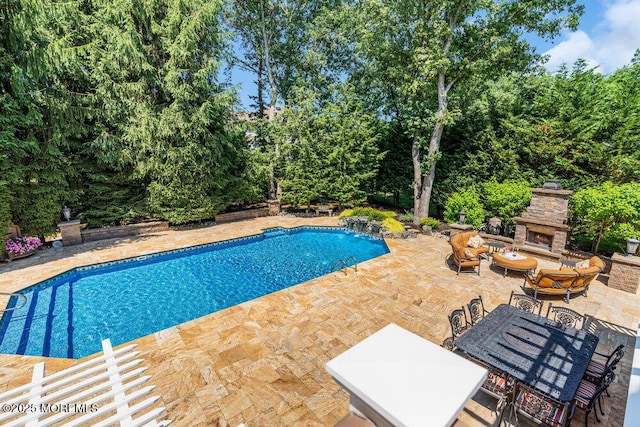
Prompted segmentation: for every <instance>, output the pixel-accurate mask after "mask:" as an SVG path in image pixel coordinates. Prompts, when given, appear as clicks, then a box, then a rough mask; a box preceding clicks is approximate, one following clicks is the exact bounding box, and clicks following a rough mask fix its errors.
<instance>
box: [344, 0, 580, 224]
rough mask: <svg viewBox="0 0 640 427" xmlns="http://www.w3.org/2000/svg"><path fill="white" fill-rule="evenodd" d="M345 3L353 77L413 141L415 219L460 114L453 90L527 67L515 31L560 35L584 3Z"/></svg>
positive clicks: (524, 47)
mask: <svg viewBox="0 0 640 427" xmlns="http://www.w3.org/2000/svg"><path fill="white" fill-rule="evenodd" d="M348 5H349V12H350V13H349V16H350V21H349V29H350V30H351V31H352V34H353V39H354V40H355V42H354V51H355V54H356V55H357V56H358V58H357V60H356V61H354V63H355V64H357V65H359V66H360V67H358V69H357V70H356V73H354V75H353V79H354V81H357V82H358V83H357V84H360V85H361V87H362V91H363V93H368V94H369V96H370V99H371V100H372V103H375V104H376V105H380V112H381V113H382V114H383V115H385V116H387V117H389V116H390V117H392V118H394V119H397V120H399V122H400V123H401V129H402V130H403V131H404V132H405V134H406V136H407V137H408V138H410V140H411V143H412V150H411V160H412V163H413V169H414V170H413V177H414V186H415V187H414V188H415V189H416V194H415V197H414V204H415V206H414V212H415V214H416V217H417V218H419V217H421V216H426V215H427V214H428V209H429V205H430V199H431V192H432V186H433V182H434V181H435V177H436V175H435V168H434V166H436V165H437V163H438V162H439V159H441V158H442V153H441V152H440V148H441V137H442V133H443V131H444V129H445V127H447V126H450V125H452V124H453V123H454V122H455V121H456V120H457V119H458V118H460V117H461V110H460V107H459V105H458V104H457V103H455V101H458V99H459V98H456V97H455V96H454V95H455V93H456V90H464V87H463V86H462V84H463V83H464V82H468V81H470V80H475V81H483V80H490V79H492V78H494V77H496V76H497V75H500V74H503V73H505V72H509V71H511V70H518V71H528V70H527V69H528V68H529V67H530V65H531V64H532V63H534V61H535V60H536V58H535V57H534V56H533V54H534V50H533V49H531V48H530V46H529V45H528V44H527V43H526V42H524V41H523V40H522V37H521V35H522V34H523V33H536V34H538V35H539V36H542V37H544V38H553V37H555V36H558V35H559V33H560V30H562V29H563V28H565V27H569V28H575V27H576V25H577V18H578V17H579V16H580V14H581V13H582V11H583V8H584V7H583V6H581V5H576V4H575V0H561V1H553V2H550V1H547V0H534V1H529V2H527V3H526V7H525V5H524V4H523V3H522V2H517V1H516V2H498V1H487V2H478V1H471V0H465V1H461V2H449V1H425V2H415V1H396V2H391V3H387V2H354V3H348ZM459 87H460V89H459Z"/></svg>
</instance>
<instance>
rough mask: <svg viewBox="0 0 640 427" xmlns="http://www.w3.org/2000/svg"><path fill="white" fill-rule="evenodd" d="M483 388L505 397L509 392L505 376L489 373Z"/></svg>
mask: <svg viewBox="0 0 640 427" xmlns="http://www.w3.org/2000/svg"><path fill="white" fill-rule="evenodd" d="M482 388H484V389H486V390H489V391H490V392H492V393H495V394H500V395H504V394H505V392H506V390H507V379H506V378H505V376H504V375H499V374H496V373H494V372H489V376H488V377H487V379H486V380H485V382H484V384H482Z"/></svg>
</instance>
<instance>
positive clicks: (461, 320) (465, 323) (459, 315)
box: [449, 306, 471, 343]
mask: <svg viewBox="0 0 640 427" xmlns="http://www.w3.org/2000/svg"><path fill="white" fill-rule="evenodd" d="M449 324H450V325H451V336H452V338H453V342H454V343H455V340H456V338H458V337H459V336H460V335H462V334H463V333H464V332H465V331H466V330H467V329H469V327H470V326H471V325H470V323H469V320H468V319H467V313H466V311H465V310H464V306H463V307H460V308H456V309H455V310H453V311H452V312H451V313H450V314H449Z"/></svg>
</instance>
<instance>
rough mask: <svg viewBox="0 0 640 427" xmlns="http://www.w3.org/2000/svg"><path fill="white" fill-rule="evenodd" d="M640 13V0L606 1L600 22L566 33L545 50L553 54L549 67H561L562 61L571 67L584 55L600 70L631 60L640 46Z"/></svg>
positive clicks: (552, 68) (628, 62)
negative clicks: (590, 26)
mask: <svg viewBox="0 0 640 427" xmlns="http://www.w3.org/2000/svg"><path fill="white" fill-rule="evenodd" d="M589 6H590V5H589V4H588V5H587V7H589ZM639 17H640V0H614V1H613V2H607V3H605V4H604V12H603V14H602V15H601V16H599V17H597V19H600V22H599V23H598V24H597V25H595V26H594V27H593V28H592V29H582V30H578V31H576V32H573V33H566V34H565V38H566V39H565V40H564V41H562V42H561V43H559V44H558V45H557V46H554V47H553V48H551V49H549V50H548V51H546V52H545V53H544V54H545V55H549V56H550V59H549V62H548V63H547V64H545V67H546V68H547V70H549V71H557V69H558V67H559V66H560V64H562V63H566V64H567V65H568V66H569V67H571V65H573V63H574V62H575V60H576V59H578V58H583V59H585V60H586V61H587V63H588V64H589V65H590V66H595V65H599V66H600V68H599V69H600V71H602V72H604V73H611V72H613V71H615V70H616V69H618V68H621V67H623V66H625V65H628V64H630V63H631V59H632V58H633V54H634V52H635V51H636V49H638V48H640V24H639V23H638V18H639ZM585 31H589V34H588V33H587V32H585Z"/></svg>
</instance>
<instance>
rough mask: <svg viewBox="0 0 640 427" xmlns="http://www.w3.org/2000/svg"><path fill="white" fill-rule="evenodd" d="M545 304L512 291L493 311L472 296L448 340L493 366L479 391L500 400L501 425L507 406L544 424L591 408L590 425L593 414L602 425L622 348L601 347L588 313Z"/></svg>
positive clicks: (453, 317) (454, 316)
mask: <svg viewBox="0 0 640 427" xmlns="http://www.w3.org/2000/svg"><path fill="white" fill-rule="evenodd" d="M542 307H543V302H542V301H539V300H537V299H535V298H533V297H531V296H530V295H526V294H516V293H514V292H512V293H511V297H510V298H509V303H508V304H501V305H499V306H498V307H496V308H495V309H494V310H493V311H491V312H489V311H487V310H486V309H485V308H484V305H483V303H482V298H481V297H478V298H474V299H473V300H471V301H470V302H469V304H468V305H467V309H468V312H469V315H470V319H469V318H467V316H466V310H465V308H464V307H461V308H460V309H455V310H453V311H452V312H451V314H450V315H449V322H450V325H451V333H452V336H451V337H450V338H448V339H447V340H445V344H446V346H447V347H448V348H449V349H451V350H453V352H454V353H456V354H458V355H460V356H462V357H463V358H466V359H468V360H472V361H474V362H475V363H477V364H478V365H480V366H483V367H485V369H487V370H488V371H489V375H488V377H487V379H486V380H485V382H484V383H483V384H482V386H481V388H480V390H481V391H483V392H484V393H486V394H488V395H490V396H492V397H494V398H496V399H497V400H498V403H497V405H496V412H499V413H500V415H499V422H498V424H500V422H501V420H502V417H503V414H504V411H505V410H506V408H511V413H510V416H514V415H515V416H516V419H517V417H518V415H522V416H524V417H526V418H528V419H529V420H531V421H533V422H534V423H537V424H541V425H548V426H565V425H568V424H569V423H570V420H571V419H572V418H573V416H574V413H575V410H576V409H581V410H583V411H584V412H585V425H588V419H589V414H590V413H591V412H592V411H593V412H594V414H595V417H596V420H598V422H599V421H600V419H599V417H598V409H599V410H600V413H601V414H602V415H604V411H603V408H602V402H601V398H602V394H603V393H607V394H608V391H607V388H608V387H609V385H610V384H611V383H612V381H614V379H615V373H614V371H615V369H616V365H617V363H618V362H619V361H620V359H621V358H622V356H623V355H624V350H623V345H620V346H618V347H617V348H616V349H615V350H614V351H613V352H612V353H611V354H602V353H599V352H596V351H595V350H596V347H597V344H598V337H597V336H595V335H594V334H592V333H590V332H588V331H587V330H585V329H584V328H585V327H586V326H587V323H586V322H585V320H586V319H585V316H583V315H581V314H580V313H577V312H575V311H574V310H571V309H568V308H566V307H558V306H553V305H552V304H549V306H548V308H547V314H546V316H542V315H541V313H542ZM468 319H469V320H468ZM445 344H443V346H445ZM596 405H597V406H598V408H597V409H595V408H596ZM594 409H595V410H594Z"/></svg>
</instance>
